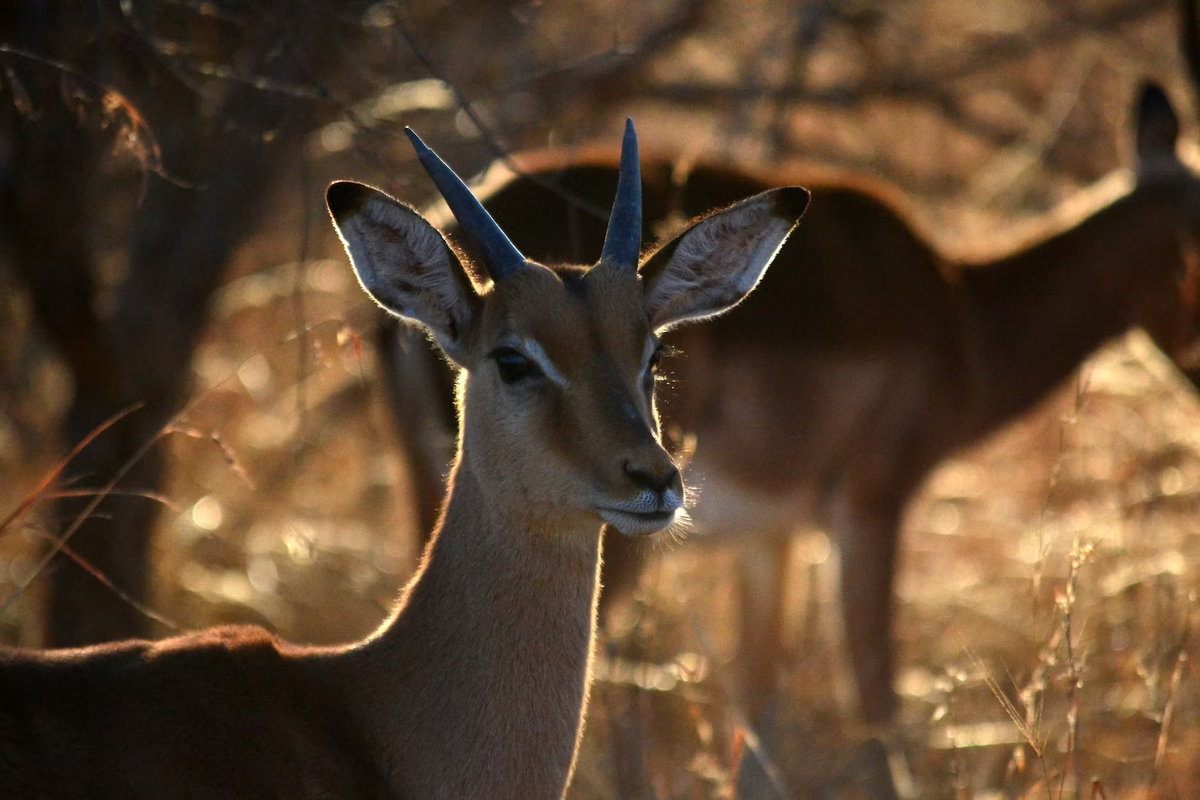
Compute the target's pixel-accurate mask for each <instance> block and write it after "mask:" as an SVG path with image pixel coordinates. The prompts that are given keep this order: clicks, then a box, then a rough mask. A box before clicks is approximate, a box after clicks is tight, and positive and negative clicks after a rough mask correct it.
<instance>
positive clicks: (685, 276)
mask: <svg viewBox="0 0 1200 800" xmlns="http://www.w3.org/2000/svg"><path fill="white" fill-rule="evenodd" d="M808 199H809V194H808V191H807V190H806V189H801V188H799V187H795V186H792V187H786V188H782V189H772V190H770V191H767V192H763V193H762V194H757V195H755V196H753V197H750V198H748V199H746V200H743V201H741V202H740V203H734V204H733V205H732V206H729V207H728V208H726V209H724V210H721V211H717V212H715V213H713V214H710V215H709V216H707V217H703V218H701V219H700V220H698V221H696V222H694V223H692V224H691V225H690V226H689V227H688V228H687V229H686V230H685V231H684V232H683V233H681V234H680V235H679V236H677V237H675V238H674V239H672V240H671V241H669V242H667V243H666V244H665V245H663V246H662V247H661V248H660V249H659V250H658V251H657V252H655V253H654V254H652V255H651V256H650V257H649V258H647V259H646V261H645V262H643V264H642V267H641V270H640V272H641V275H642V281H643V287H642V295H643V298H644V302H645V308H646V315H647V317H648V319H649V320H650V327H651V328H653V329H654V330H663V329H665V328H669V327H671V326H673V325H677V324H679V323H681V322H686V321H688V320H698V319H704V318H705V317H710V316H713V315H715V314H720V313H721V312H723V311H727V310H729V309H730V308H733V307H734V306H735V305H737V304H738V303H740V302H741V301H742V298H744V297H745V296H746V295H747V294H749V293H750V291H751V290H752V289H753V288H754V287H755V286H756V285H757V284H758V281H759V279H760V278H761V277H762V275H763V273H764V272H765V271H766V269H767V267H768V266H769V265H770V263H771V261H772V260H773V259H774V258H775V254H776V253H778V252H779V248H780V247H781V246H783V243H784V241H785V240H786V239H787V237H788V234H790V233H791V232H792V229H793V228H794V227H796V223H797V222H799V220H800V216H801V215H802V214H803V213H804V209H805V208H806V207H807V206H808Z"/></svg>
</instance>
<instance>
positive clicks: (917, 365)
mask: <svg viewBox="0 0 1200 800" xmlns="http://www.w3.org/2000/svg"><path fill="white" fill-rule="evenodd" d="M1178 132H1179V125H1178V121H1177V120H1176V117H1175V114H1174V112H1173V111H1172V109H1171V106H1170V103H1169V102H1168V100H1167V97H1166V94H1165V93H1164V92H1163V91H1162V90H1161V89H1160V88H1158V87H1156V86H1148V87H1146V88H1145V89H1144V90H1143V91H1142V93H1141V96H1140V99H1139V101H1138V104H1137V153H1138V158H1139V164H1138V167H1137V171H1136V176H1135V181H1134V182H1133V185H1132V187H1131V189H1130V191H1128V193H1127V194H1125V195H1124V196H1122V197H1120V198H1119V199H1117V200H1116V201H1115V202H1112V203H1111V204H1110V205H1107V206H1106V207H1104V208H1101V209H1099V210H1097V211H1095V212H1094V213H1093V214H1092V215H1091V216H1089V217H1088V218H1087V219H1085V220H1083V221H1082V222H1080V223H1078V224H1077V225H1075V226H1073V227H1071V228H1070V229H1067V230H1062V231H1060V232H1058V233H1056V234H1054V235H1051V236H1048V237H1046V238H1044V239H1042V240H1041V241H1038V242H1035V243H1022V245H1021V246H1020V249H1017V250H1015V251H1013V252H1010V253H1009V254H1008V255H1005V256H1003V257H1001V258H997V259H994V260H989V261H980V262H978V263H965V262H956V261H953V260H950V259H948V258H946V257H944V256H942V255H941V254H939V253H938V252H937V251H936V250H935V249H934V248H933V246H931V245H930V244H929V243H927V242H926V241H925V240H924V239H923V238H922V237H921V236H919V235H918V234H917V233H916V232H915V230H914V228H913V226H912V225H911V224H910V223H909V222H908V221H907V219H906V217H905V215H904V214H902V213H900V211H899V210H898V206H897V205H896V202H895V201H894V200H891V199H889V196H888V195H887V194H884V193H883V192H881V191H880V190H879V189H877V188H875V187H872V186H871V185H870V184H867V183H863V182H855V183H850V182H841V183H827V184H825V185H822V184H821V183H820V182H814V181H812V180H808V179H806V178H805V177H804V176H802V175H801V176H797V175H794V174H786V175H784V174H780V173H778V172H772V173H758V174H755V173H750V172H746V171H739V170H734V169H729V168H725V167H714V166H707V165H697V166H695V167H692V168H691V169H690V170H687V171H683V170H680V169H679V168H678V167H677V165H675V164H674V163H672V162H671V161H670V160H667V159H660V160H649V161H648V163H647V164H646V165H645V168H644V170H643V180H644V191H645V196H644V203H645V212H646V216H645V219H646V221H647V229H648V230H651V229H653V226H655V225H656V224H660V223H661V222H662V221H664V220H670V219H672V218H676V217H680V216H682V217H685V218H686V217H688V216H691V215H693V214H695V213H697V212H698V211H699V210H702V209H703V208H705V207H708V206H710V205H720V204H722V203H726V202H729V201H731V200H732V199H733V198H736V197H739V196H745V195H747V194H752V193H754V192H759V191H762V190H764V189H765V188H766V187H768V186H770V185H772V184H777V183H781V182H789V183H790V182H792V181H794V180H795V181H797V182H801V183H805V184H806V185H809V186H810V187H812V188H813V191H814V199H813V203H812V207H811V208H810V210H809V211H808V213H807V215H806V217H805V224H804V225H803V226H801V227H800V228H799V229H798V230H797V232H796V234H795V235H794V236H792V237H791V238H790V239H789V240H788V242H787V244H786V245H784V247H783V249H782V250H781V251H780V253H779V256H778V263H780V264H786V265H787V268H786V269H782V268H779V267H777V268H776V269H774V270H772V272H771V274H770V275H769V276H767V278H766V279H765V281H764V284H763V286H762V288H761V289H760V290H759V291H758V292H756V293H755V294H754V295H753V296H752V297H751V298H749V299H748V300H747V302H746V303H745V304H744V305H743V306H742V307H740V308H739V310H738V313H737V314H732V315H729V316H726V317H722V318H719V319H717V320H714V321H713V322H712V323H711V324H709V325H706V326H703V327H697V328H691V329H686V330H682V331H679V332H678V333H677V334H672V335H671V336H669V337H668V338H667V341H668V342H669V343H670V344H671V345H672V346H673V347H675V348H678V349H679V350H680V351H681V352H682V357H681V358H679V359H673V360H671V362H670V364H671V370H670V371H671V372H672V373H673V375H674V377H676V378H678V381H677V382H676V383H675V384H674V385H671V386H670V388H671V390H672V391H668V392H666V393H665V395H664V397H663V402H662V413H663V422H664V425H666V426H677V427H678V428H679V429H680V430H682V431H684V432H688V433H692V434H695V441H696V448H695V452H694V455H693V458H692V460H691V462H690V465H689V467H688V469H687V471H686V472H687V477H688V480H689V483H694V484H695V485H696V486H698V487H699V489H700V495H699V497H700V499H699V502H698V503H697V507H696V509H695V511H694V513H693V514H692V518H693V523H694V526H693V531H694V533H693V536H692V540H693V541H694V540H696V539H703V538H704V535H705V534H722V535H725V534H728V535H736V536H742V537H746V536H753V537H755V538H756V539H757V541H756V545H757V546H756V547H755V548H753V550H752V551H751V555H749V556H748V559H747V570H748V572H747V574H745V575H743V578H742V580H743V589H742V595H743V599H742V605H743V612H744V617H743V618H744V622H743V625H742V662H743V663H742V666H743V670H744V678H745V682H746V684H747V686H746V694H747V697H746V701H747V702H748V704H749V706H750V710H751V712H752V714H753V715H754V716H758V715H759V714H760V713H761V712H762V711H763V710H764V704H766V702H767V700H768V699H769V698H770V696H771V690H772V688H773V684H774V676H775V675H776V673H777V662H778V659H779V656H780V653H781V649H782V644H781V633H780V630H781V625H782V620H783V619H784V609H783V608H782V600H781V599H782V598H783V597H784V596H785V594H786V593H785V591H784V586H783V581H784V579H785V576H786V574H785V570H786V565H787V559H786V558H785V557H784V555H785V554H784V553H783V552H782V549H783V548H784V547H786V544H787V542H788V537H789V536H790V534H791V533H792V532H793V531H795V530H796V529H797V527H798V526H800V525H802V524H805V523H807V524H816V525H823V526H827V527H828V528H829V529H831V530H832V531H833V532H834V533H835V535H836V540H837V543H838V545H839V548H840V551H841V570H842V581H841V583H842V605H843V616H844V625H845V631H846V641H847V643H848V648H849V653H850V658H851V661H852V664H853V668H854V674H855V678H856V682H857V688H858V694H859V700H860V706H861V713H862V715H863V716H864V717H865V718H866V719H867V720H869V721H884V720H887V719H889V718H890V717H891V715H892V714H893V712H894V709H895V706H896V698H895V695H894V692H893V688H892V674H893V666H892V664H893V661H892V654H891V646H890V629H891V620H892V582H893V576H894V573H895V563H896V552H897V534H898V532H899V527H900V523H901V517H902V514H903V511H904V508H905V506H906V504H907V502H908V500H909V498H911V497H912V495H913V494H914V492H915V491H916V490H917V488H918V487H919V486H920V485H921V483H922V482H923V480H924V479H925V477H926V476H927V475H928V474H929V473H930V471H931V470H932V469H933V468H934V467H935V466H936V465H937V464H938V463H939V462H940V461H942V460H943V459H945V458H946V457H948V456H949V455H951V454H952V453H954V452H955V451H956V450H959V449H960V448H963V447H965V446H966V445H969V444H971V443H973V442H977V441H979V440H980V439H982V438H983V437H984V436H986V435H988V434H989V433H991V432H992V431H995V430H996V429H998V428H1000V427H1001V426H1002V425H1004V424H1005V423H1006V422H1008V421H1010V420H1012V419H1013V418H1015V417H1016V416H1018V415H1020V414H1023V413H1024V412H1026V411H1028V410H1029V409H1031V408H1032V407H1033V406H1034V405H1035V404H1036V403H1037V402H1038V401H1039V400H1040V399H1042V398H1043V397H1046V396H1047V395H1048V394H1049V393H1050V392H1051V391H1052V390H1053V389H1054V388H1055V387H1057V386H1059V385H1061V384H1062V383H1063V381H1064V380H1065V379H1066V378H1067V377H1068V376H1069V375H1070V374H1071V372H1072V371H1073V370H1074V369H1075V368H1076V367H1077V366H1078V364H1079V363H1080V362H1081V361H1082V360H1083V359H1084V358H1085V357H1086V356H1087V355H1088V354H1089V353H1091V352H1092V351H1093V350H1095V349H1096V348H1097V347H1099V346H1100V345H1101V344H1103V343H1104V342H1105V341H1106V340H1108V339H1110V338H1111V337H1114V336H1116V335H1118V334H1120V333H1122V332H1123V331H1125V330H1127V329H1128V328H1130V327H1133V326H1141V327H1143V328H1145V329H1146V331H1147V332H1148V333H1149V334H1150V335H1151V336H1152V337H1153V338H1154V340H1155V341H1156V342H1157V343H1158V345H1159V346H1160V347H1161V348H1162V349H1163V350H1164V351H1165V352H1166V353H1167V354H1168V355H1171V356H1172V357H1174V358H1175V359H1176V361H1177V363H1179V364H1180V365H1181V366H1184V367H1187V368H1190V367H1191V366H1192V364H1191V363H1190V362H1187V361H1186V359H1188V358H1189V357H1190V356H1191V355H1192V350H1191V347H1192V345H1193V344H1194V343H1195V341H1196V339H1197V331H1198V328H1197V321H1198V320H1197V302H1198V301H1197V297H1198V294H1197V293H1198V291H1200V261H1198V260H1197V259H1198V258H1200V177H1198V176H1197V175H1196V174H1195V173H1194V172H1193V171H1192V170H1191V169H1189V168H1188V167H1187V166H1185V165H1184V163H1183V162H1182V161H1180V160H1179V158H1178V157H1177V155H1176V153H1175V145H1176V139H1177V137H1178ZM516 163H517V165H518V166H519V167H520V168H521V169H522V170H523V172H524V174H525V175H528V176H530V177H528V178H524V177H520V176H517V177H513V176H512V173H508V175H507V177H503V176H502V177H498V178H497V177H495V176H494V175H493V176H492V178H491V179H490V180H488V181H485V183H489V184H491V186H490V188H489V189H488V190H487V193H486V195H485V199H484V202H485V204H486V205H488V207H489V208H492V209H494V211H495V213H496V215H497V219H498V221H499V222H500V224H501V225H503V226H504V228H505V230H507V231H509V232H510V234H511V235H512V236H513V239H514V241H515V242H516V243H517V244H518V245H519V246H520V247H521V248H522V249H523V250H524V251H525V252H528V253H532V254H535V255H536V256H538V257H540V258H546V259H567V258H571V257H573V256H574V255H575V254H576V253H578V252H580V251H581V250H587V249H588V248H591V247H594V246H595V242H597V241H598V240H599V239H600V237H601V236H602V235H603V220H602V219H601V220H597V219H596V218H595V217H594V214H592V213H589V212H588V211H584V210H580V206H581V204H588V205H591V206H595V205H596V204H598V203H600V202H602V198H603V197H604V196H605V195H606V194H607V193H609V192H611V191H612V186H613V184H614V183H615V181H616V167H615V160H614V159H613V158H612V156H611V155H610V154H605V153H601V152H599V151H596V150H586V149H585V150H581V151H577V152H555V153H547V152H542V153H535V154H528V155H526V156H524V157H517V158H516ZM497 172H498V173H502V172H504V170H502V169H497ZM548 222H549V223H550V224H547V223H548ZM416 344H419V343H416ZM411 345H412V343H410V346H408V347H406V348H395V349H394V353H395V356H394V357H393V358H390V359H389V363H390V366H391V368H392V369H393V372H394V374H393V375H392V376H391V377H390V382H391V384H392V385H393V387H394V394H396V396H397V399H398V401H399V402H400V403H402V404H404V409H405V413H404V414H402V415H400V416H398V419H399V420H400V424H401V426H402V427H403V428H404V430H403V431H402V433H403V436H402V437H401V438H402V440H403V441H404V443H405V446H406V447H408V448H409V451H410V453H409V455H410V463H412V464H413V465H414V468H416V469H418V470H425V471H426V472H428V471H429V470H430V469H431V467H430V466H429V465H430V464H434V465H436V464H437V463H438V460H439V459H440V460H441V463H443V464H444V463H445V460H446V456H445V454H444V452H442V451H439V452H438V453H437V454H436V455H434V456H432V457H431V456H430V453H429V451H430V450H431V449H436V448H437V445H436V443H437V442H438V441H439V438H438V436H436V435H431V434H430V430H431V429H439V428H440V429H444V428H445V427H446V426H447V425H448V424H451V423H452V417H450V416H449V415H448V413H447V409H446V408H444V407H431V406H429V404H428V403H425V402H423V400H422V396H421V395H419V394H417V395H414V391H417V392H421V391H427V389H425V388H424V387H423V386H422V385H421V384H422V383H423V382H424V381H425V380H426V378H425V377H423V376H425V375H431V374H436V373H434V372H432V370H435V369H436V368H437V367H438V366H439V365H437V364H434V363H432V361H431V359H430V358H429V355H428V352H427V351H426V352H422V350H421V349H420V348H419V347H416V346H411ZM422 362H424V363H422ZM418 370H423V371H424V372H419V371H418ZM440 380H442V381H446V380H449V378H448V377H446V376H445V375H442V376H441V377H440ZM432 468H433V469H436V467H432ZM437 477H438V473H436V472H435V474H434V478H435V480H429V479H428V478H426V482H427V483H430V484H432V485H435V486H436V485H438V484H437V481H436V478H437ZM417 484H418V485H420V481H417ZM435 500H436V498H434V496H433V495H431V494H430V493H429V492H426V493H425V495H424V499H423V500H422V502H421V506H422V507H423V508H425V509H426V511H425V512H424V514H425V515H426V516H428V515H429V513H430V512H429V511H428V509H429V508H431V507H432V505H433V502H434V501H435ZM764 540H765V541H764ZM763 544H767V545H768V547H767V548H765V549H764V548H763V547H762V546H761V545H763ZM643 550H644V548H639V547H637V546H636V545H631V544H629V543H627V542H622V541H611V542H609V543H608V549H607V550H606V558H605V573H604V579H603V583H604V585H605V587H606V588H612V587H620V586H622V585H628V584H629V583H630V579H631V577H633V576H635V575H636V568H637V566H638V564H639V563H640V556H641V553H642V552H643ZM615 568H622V571H618V570H617V569H615Z"/></svg>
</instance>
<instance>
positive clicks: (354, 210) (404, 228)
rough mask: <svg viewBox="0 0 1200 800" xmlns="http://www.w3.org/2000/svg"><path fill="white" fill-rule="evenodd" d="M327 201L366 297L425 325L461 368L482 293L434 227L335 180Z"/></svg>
mask: <svg viewBox="0 0 1200 800" xmlns="http://www.w3.org/2000/svg"><path fill="white" fill-rule="evenodd" d="M325 200H326V203H327V204H328V206H329V214H330V216H332V217H333V226H334V227H335V228H336V229H337V232H338V236H339V237H341V240H342V244H343V245H345V247H346V254H347V255H349V256H350V263H351V265H352V266H353V267H354V274H355V275H357V276H358V281H359V283H361V284H362V287H363V289H365V290H366V292H367V294H369V295H370V296H371V298H372V299H373V300H374V301H375V302H376V303H378V304H379V305H380V306H382V307H383V309H384V310H385V311H389V312H391V313H392V314H395V315H396V316H398V317H404V318H405V319H409V320H413V321H416V322H419V323H421V324H422V325H424V326H425V327H426V328H428V329H429V331H430V332H431V333H432V334H433V336H434V338H435V339H436V340H437V343H438V344H439V345H440V346H441V348H442V350H444V351H445V353H446V355H447V356H449V357H450V358H451V359H453V360H454V361H456V362H459V363H461V358H462V350H463V348H464V346H465V344H466V338H467V333H468V331H469V329H470V327H471V323H472V322H473V320H474V319H475V315H476V311H477V309H478V307H479V296H478V295H477V294H476V293H475V288H474V286H473V285H472V284H471V280H470V278H468V277H467V273H466V271H465V270H464V269H463V266H462V263H461V262H460V261H459V260H458V256H456V255H455V253H454V251H453V250H452V249H451V248H450V245H448V244H447V243H446V240H445V239H444V238H442V235H441V234H440V233H438V231H437V229H436V228H434V227H433V226H432V225H430V224H429V223H428V222H426V221H425V220H424V219H422V217H421V215H420V214H418V213H417V212H416V211H414V210H413V209H411V208H409V207H408V206H406V205H404V204H403V203H400V202H399V201H397V200H394V199H392V198H391V197H389V196H388V195H386V194H384V193H383V192H381V191H379V190H378V189H373V188H371V187H370V186H364V185H363V184H361V183H352V182H350V181H338V182H336V183H333V184H331V185H330V186H329V190H328V191H327V192H326V193H325Z"/></svg>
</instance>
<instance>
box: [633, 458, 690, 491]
mask: <svg viewBox="0 0 1200 800" xmlns="http://www.w3.org/2000/svg"><path fill="white" fill-rule="evenodd" d="M625 474H626V475H628V476H629V480H631V481H633V484H634V486H637V487H638V488H639V489H649V490H650V491H652V492H657V493H659V494H662V493H663V492H666V491H667V490H669V489H675V488H676V486H677V485H678V484H679V470H678V469H677V468H676V467H675V465H674V464H671V465H670V466H669V468H667V469H666V470H657V471H656V470H650V469H646V468H645V467H642V466H638V465H637V464H633V463H631V462H629V461H626V462H625Z"/></svg>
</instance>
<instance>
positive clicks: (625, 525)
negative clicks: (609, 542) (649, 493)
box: [600, 508, 681, 536]
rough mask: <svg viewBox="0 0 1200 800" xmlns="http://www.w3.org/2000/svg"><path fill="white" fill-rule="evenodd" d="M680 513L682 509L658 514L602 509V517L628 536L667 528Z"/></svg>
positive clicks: (642, 534) (641, 534)
mask: <svg viewBox="0 0 1200 800" xmlns="http://www.w3.org/2000/svg"><path fill="white" fill-rule="evenodd" d="M680 514H681V509H675V510H674V511H663V512H661V513H656V514H633V513H630V512H628V511H618V510H616V509H612V508H604V509H601V510H600V518H601V519H603V520H604V521H605V522H607V523H608V524H609V525H612V526H613V527H614V528H616V529H617V530H619V531H620V532H621V533H623V534H625V535H626V536H645V535H647V534H651V533H658V532H659V531H663V530H666V529H667V528H669V527H671V526H672V525H674V524H675V523H676V522H677V521H678V519H679V516H680Z"/></svg>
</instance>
